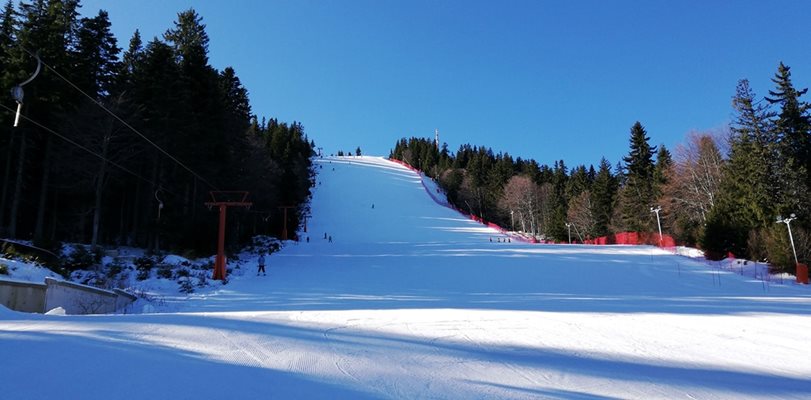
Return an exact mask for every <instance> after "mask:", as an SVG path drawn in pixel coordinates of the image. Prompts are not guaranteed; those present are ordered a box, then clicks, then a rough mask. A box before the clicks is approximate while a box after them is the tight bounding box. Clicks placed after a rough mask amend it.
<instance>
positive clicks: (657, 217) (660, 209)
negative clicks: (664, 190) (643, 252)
mask: <svg viewBox="0 0 811 400" xmlns="http://www.w3.org/2000/svg"><path fill="white" fill-rule="evenodd" d="M659 211H662V207H661V206H656V207H655V208H654V207H651V208H650V212H652V213H656V225H657V226H658V227H659V246H661V245H662V222H661V221H660V220H659Z"/></svg>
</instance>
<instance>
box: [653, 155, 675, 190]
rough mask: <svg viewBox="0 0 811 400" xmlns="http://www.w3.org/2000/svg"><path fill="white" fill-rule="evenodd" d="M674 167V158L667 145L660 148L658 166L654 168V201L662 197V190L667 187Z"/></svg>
mask: <svg viewBox="0 0 811 400" xmlns="http://www.w3.org/2000/svg"><path fill="white" fill-rule="evenodd" d="M672 167H673V157H672V156H671V154H670V150H668V149H667V148H666V147H665V145H660V146H659V151H658V152H657V153H656V166H655V167H654V168H653V182H654V187H653V188H654V196H653V197H654V199H658V198H660V197H661V196H662V190H663V188H664V186H665V185H667V176H668V171H669V170H670V168H672Z"/></svg>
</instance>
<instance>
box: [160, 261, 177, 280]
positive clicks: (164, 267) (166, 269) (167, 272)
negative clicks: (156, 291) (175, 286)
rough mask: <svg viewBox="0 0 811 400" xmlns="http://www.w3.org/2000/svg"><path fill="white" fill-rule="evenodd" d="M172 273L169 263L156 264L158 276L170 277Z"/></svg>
mask: <svg viewBox="0 0 811 400" xmlns="http://www.w3.org/2000/svg"><path fill="white" fill-rule="evenodd" d="M172 275H173V272H172V266H171V265H169V264H160V265H158V272H157V276H158V278H163V279H172Z"/></svg>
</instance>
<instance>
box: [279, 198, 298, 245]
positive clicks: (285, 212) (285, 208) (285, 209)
mask: <svg viewBox="0 0 811 400" xmlns="http://www.w3.org/2000/svg"><path fill="white" fill-rule="evenodd" d="M279 208H281V209H283V210H284V227H283V228H282V240H287V210H288V209H290V208H296V207H295V206H280V207H279Z"/></svg>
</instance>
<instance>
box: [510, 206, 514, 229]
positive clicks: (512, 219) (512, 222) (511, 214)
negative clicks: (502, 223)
mask: <svg viewBox="0 0 811 400" xmlns="http://www.w3.org/2000/svg"><path fill="white" fill-rule="evenodd" d="M510 230H511V231H513V232H515V218H514V217H513V210H510Z"/></svg>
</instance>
